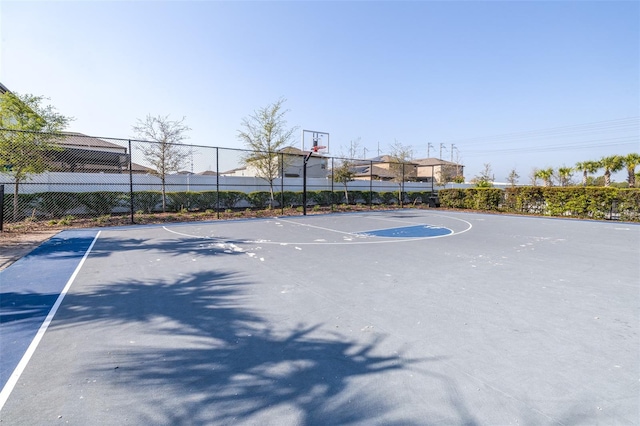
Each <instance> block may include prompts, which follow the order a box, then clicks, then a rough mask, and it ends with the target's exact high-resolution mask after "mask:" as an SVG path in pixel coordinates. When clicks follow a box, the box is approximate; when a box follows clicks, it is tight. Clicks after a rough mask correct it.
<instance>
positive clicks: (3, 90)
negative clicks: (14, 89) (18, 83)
mask: <svg viewBox="0 0 640 426" xmlns="http://www.w3.org/2000/svg"><path fill="white" fill-rule="evenodd" d="M8 91H9V89H7V86H5V85H4V84H2V83H0V93H7V92H8Z"/></svg>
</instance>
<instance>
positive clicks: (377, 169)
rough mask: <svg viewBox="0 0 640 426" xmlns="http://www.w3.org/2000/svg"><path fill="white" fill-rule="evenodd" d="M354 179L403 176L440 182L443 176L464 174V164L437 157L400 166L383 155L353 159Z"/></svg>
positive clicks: (385, 178) (408, 180)
mask: <svg viewBox="0 0 640 426" xmlns="http://www.w3.org/2000/svg"><path fill="white" fill-rule="evenodd" d="M353 171H354V172H355V176H354V180H370V179H373V180H393V179H398V178H401V177H404V180H405V181H407V182H411V181H414V182H440V181H441V180H442V179H443V178H444V179H446V180H450V179H452V178H453V177H456V176H464V166H463V165H462V164H457V163H452V162H450V161H445V160H440V159H438V158H423V159H419V160H412V161H410V162H408V163H405V165H404V173H403V171H402V166H400V165H399V164H398V163H397V162H396V160H395V159H394V158H393V157H391V156H389V155H383V156H380V157H375V158H372V159H370V160H355V161H354V166H353Z"/></svg>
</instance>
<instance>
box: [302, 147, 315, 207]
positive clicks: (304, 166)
mask: <svg viewBox="0 0 640 426" xmlns="http://www.w3.org/2000/svg"><path fill="white" fill-rule="evenodd" d="M311 155H313V151H309V153H308V154H307V155H305V156H304V163H303V164H302V215H303V216H306V215H307V163H308V162H309V158H311Z"/></svg>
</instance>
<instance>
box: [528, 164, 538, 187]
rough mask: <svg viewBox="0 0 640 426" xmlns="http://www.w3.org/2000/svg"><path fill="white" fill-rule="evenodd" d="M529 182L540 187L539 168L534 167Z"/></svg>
mask: <svg viewBox="0 0 640 426" xmlns="http://www.w3.org/2000/svg"><path fill="white" fill-rule="evenodd" d="M529 181H530V182H531V186H538V168H537V167H534V168H533V169H531V173H530V174H529Z"/></svg>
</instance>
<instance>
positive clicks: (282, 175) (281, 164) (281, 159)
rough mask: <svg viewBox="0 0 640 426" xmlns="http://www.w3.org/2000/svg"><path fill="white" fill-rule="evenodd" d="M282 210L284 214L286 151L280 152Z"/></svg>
mask: <svg viewBox="0 0 640 426" xmlns="http://www.w3.org/2000/svg"><path fill="white" fill-rule="evenodd" d="M280 210H282V215H283V216H284V152H281V153H280Z"/></svg>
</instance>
